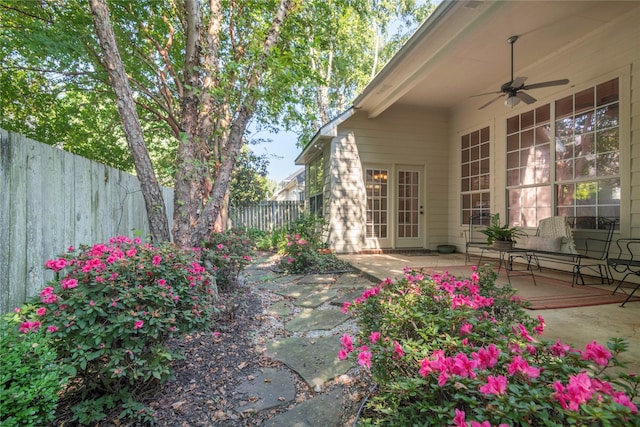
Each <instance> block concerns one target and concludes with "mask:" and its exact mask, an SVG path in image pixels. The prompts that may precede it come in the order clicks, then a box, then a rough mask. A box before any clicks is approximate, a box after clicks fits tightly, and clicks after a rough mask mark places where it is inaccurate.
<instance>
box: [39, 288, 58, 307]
mask: <svg viewBox="0 0 640 427" xmlns="http://www.w3.org/2000/svg"><path fill="white" fill-rule="evenodd" d="M40 301H42V302H43V303H45V304H53V303H54V302H56V301H58V296H57V295H56V294H54V293H53V287H51V286H47V287H46V288H44V289H43V290H42V291H40Z"/></svg>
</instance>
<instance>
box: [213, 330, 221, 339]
mask: <svg viewBox="0 0 640 427" xmlns="http://www.w3.org/2000/svg"><path fill="white" fill-rule="evenodd" d="M213 337H214V338H216V339H218V338H220V332H218V331H216V332H214V333H213Z"/></svg>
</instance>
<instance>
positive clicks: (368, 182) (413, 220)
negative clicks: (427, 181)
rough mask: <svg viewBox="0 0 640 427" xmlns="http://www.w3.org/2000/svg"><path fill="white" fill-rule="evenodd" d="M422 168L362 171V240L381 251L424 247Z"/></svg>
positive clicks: (406, 167)
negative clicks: (364, 212) (373, 243)
mask: <svg viewBox="0 0 640 427" xmlns="http://www.w3.org/2000/svg"><path fill="white" fill-rule="evenodd" d="M421 171H422V168H421V167H417V166H398V167H392V166H389V167H375V168H367V169H365V177H364V180H365V189H366V193H367V217H366V237H367V239H375V240H376V241H377V244H378V246H379V247H383V248H391V247H396V248H417V247H422V246H423V245H424V235H423V200H422V172H421Z"/></svg>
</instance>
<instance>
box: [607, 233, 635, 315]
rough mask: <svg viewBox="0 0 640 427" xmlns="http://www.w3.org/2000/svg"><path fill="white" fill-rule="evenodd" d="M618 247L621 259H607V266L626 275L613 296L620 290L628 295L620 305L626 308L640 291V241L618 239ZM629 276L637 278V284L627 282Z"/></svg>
mask: <svg viewBox="0 0 640 427" xmlns="http://www.w3.org/2000/svg"><path fill="white" fill-rule="evenodd" d="M616 245H617V246H618V253H619V257H618V258H609V259H607V265H608V266H609V268H611V269H612V270H613V271H616V272H617V273H620V274H624V276H623V277H622V280H620V282H619V283H618V286H616V288H615V289H614V290H613V294H615V293H616V292H617V291H618V289H620V290H621V291H622V292H624V293H625V294H627V299H625V300H624V302H623V303H622V304H620V307H624V305H625V304H626V303H627V302H628V301H629V300H630V299H631V297H633V294H634V293H635V292H636V291H637V290H638V289H640V282H638V279H640V239H618V240H617V241H616ZM629 276H631V277H632V278H633V277H635V278H636V282H627V278H628V277H629ZM625 289H627V290H628V292H627V291H625Z"/></svg>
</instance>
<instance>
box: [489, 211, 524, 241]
mask: <svg viewBox="0 0 640 427" xmlns="http://www.w3.org/2000/svg"><path fill="white" fill-rule="evenodd" d="M480 232H481V233H482V234H484V235H486V236H487V244H489V245H491V246H494V247H498V248H504V249H510V248H511V247H513V244H514V243H515V242H516V239H517V238H518V237H522V236H523V235H524V233H523V232H522V231H520V230H518V228H517V227H509V225H508V224H504V225H500V214H494V215H491V222H490V223H489V225H487V228H485V229H484V230H480Z"/></svg>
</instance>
